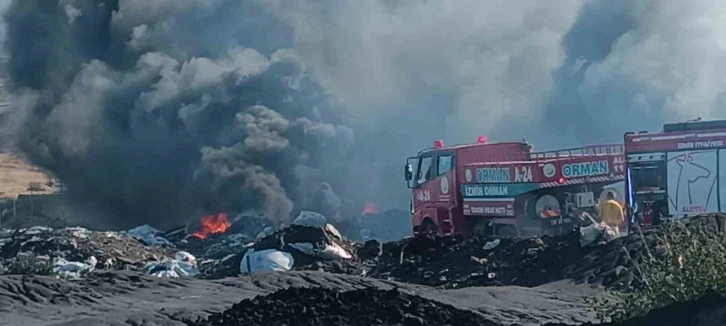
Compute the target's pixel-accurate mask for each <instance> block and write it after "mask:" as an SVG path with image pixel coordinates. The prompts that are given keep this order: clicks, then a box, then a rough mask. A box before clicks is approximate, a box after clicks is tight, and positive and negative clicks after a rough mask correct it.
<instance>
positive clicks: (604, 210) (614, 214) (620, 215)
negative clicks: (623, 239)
mask: <svg viewBox="0 0 726 326" xmlns="http://www.w3.org/2000/svg"><path fill="white" fill-rule="evenodd" d="M599 208H600V209H599V210H600V218H601V219H602V221H603V222H605V224H607V225H608V226H609V227H611V228H612V229H613V231H614V232H615V235H618V236H619V235H620V224H622V223H623V222H624V221H625V214H624V212H623V206H622V205H620V203H618V201H617V200H615V196H614V195H613V193H612V191H608V194H607V200H606V201H603V202H601V203H600V207H599Z"/></svg>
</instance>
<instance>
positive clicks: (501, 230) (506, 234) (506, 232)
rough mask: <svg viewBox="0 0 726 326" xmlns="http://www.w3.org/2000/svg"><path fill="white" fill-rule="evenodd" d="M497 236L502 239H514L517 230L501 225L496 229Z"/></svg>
mask: <svg viewBox="0 0 726 326" xmlns="http://www.w3.org/2000/svg"><path fill="white" fill-rule="evenodd" d="M497 235H498V236H500V237H503V238H516V237H517V229H515V228H514V227H513V226H511V225H503V226H500V227H498V228H497Z"/></svg>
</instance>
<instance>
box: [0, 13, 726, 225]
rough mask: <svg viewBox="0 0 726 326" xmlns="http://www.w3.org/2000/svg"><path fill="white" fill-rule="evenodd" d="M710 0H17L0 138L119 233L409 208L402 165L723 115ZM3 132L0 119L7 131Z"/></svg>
mask: <svg viewBox="0 0 726 326" xmlns="http://www.w3.org/2000/svg"><path fill="white" fill-rule="evenodd" d="M725 12H726V9H725V8H724V6H723V5H718V4H716V2H713V1H688V2H683V1H675V0H666V1H654V0H644V1H636V2H634V1H626V0H615V1H605V0H601V1H594V0H591V1H580V0H551V1H540V0H524V1H517V2H507V1H494V0H491V1H482V0H458V1H443V0H442V1H431V0H398V1H383V0H380V1H379V0H374V1H353V0H350V1H347V0H345V1H341V0H248V1H240V0H188V1H176V0H174V1H172V0H155V1H148V0H115V1H111V0H105V1H102V0H95V1H94V0H16V1H12V4H11V5H10V6H9V8H8V9H7V12H6V14H5V22H6V28H5V29H6V31H7V36H6V39H5V47H4V52H5V53H6V54H7V55H8V56H9V60H8V69H7V70H8V71H7V73H8V74H9V78H10V80H11V82H12V84H13V88H12V90H13V95H14V97H15V98H16V100H15V103H16V110H17V111H16V113H17V114H16V115H15V116H14V117H13V119H9V120H10V121H11V123H9V124H6V125H4V126H3V131H4V133H8V132H9V131H11V132H9V133H10V134H11V135H12V136H14V138H13V140H15V142H16V143H17V145H18V146H19V147H20V148H21V149H22V150H24V151H25V152H27V153H28V154H30V155H31V158H32V159H33V160H34V161H35V162H36V163H38V164H40V165H42V166H44V167H46V168H49V169H50V170H52V171H54V172H55V173H56V174H57V175H58V176H59V177H60V178H62V179H63V180H65V181H66V182H67V183H68V185H69V187H70V189H71V194H73V195H74V198H75V199H77V200H78V201H80V202H88V203H89V204H93V205H94V206H95V207H98V208H100V209H101V210H102V211H103V214H104V215H107V216H111V217H112V218H113V221H115V222H116V223H117V224H122V223H123V224H128V225H130V224H136V223H141V222H156V223H160V221H176V220H179V219H184V218H186V216H188V215H190V213H189V212H197V211H209V210H243V211H244V210H249V211H255V212H257V213H260V214H264V215H267V216H269V217H271V218H275V219H279V220H286V219H288V218H289V216H290V214H291V213H294V211H295V210H298V209H315V210H318V211H321V212H324V213H325V214H326V215H327V216H338V217H341V218H344V217H345V215H347V214H348V213H347V212H346V207H354V209H357V210H360V209H361V208H362V206H363V203H365V202H368V201H370V202H375V203H376V204H377V206H378V207H401V208H407V206H408V201H409V199H410V192H408V191H407V189H406V188H405V186H404V185H403V184H402V180H401V178H402V176H401V174H402V173H401V170H402V166H401V165H402V163H403V162H404V160H405V157H406V156H410V155H413V154H415V152H416V150H418V149H421V148H423V147H427V146H429V145H430V144H431V143H432V141H433V140H434V139H444V141H445V142H446V143H447V144H451V143H462V142H471V141H473V140H474V139H476V137H477V136H479V135H480V134H486V135H487V136H489V139H490V140H495V141H496V140H517V139H521V138H522V137H527V138H529V139H530V140H532V139H535V142H534V145H535V147H537V148H542V147H548V148H553V147H564V146H575V145H579V144H580V143H579V142H582V141H586V142H589V143H595V142H606V141H607V142H610V141H614V142H617V141H619V140H620V139H621V138H620V137H621V136H622V133H623V132H625V131H628V130H640V129H644V128H648V129H651V130H652V129H656V128H657V127H658V125H659V124H661V123H662V122H663V121H678V120H684V119H691V118H695V117H696V116H701V117H703V118H715V117H723V115H724V113H723V112H726V111H723V110H722V109H721V110H719V109H718V108H719V107H720V106H721V105H722V101H723V98H725V97H724V96H723V94H724V91H723V89H724V87H723V86H724V85H723V83H724V82H723V80H722V77H720V76H721V75H723V73H724V70H726V65H725V64H724V60H723V57H724V53H725V52H724V48H723V44H722V43H723V42H722V41H721V39H723V37H721V36H722V34H723V32H722V31H721V30H722V29H720V28H719V25H718V24H719V23H720V22H721V21H722V20H721V19H720V17H721V15H722V14H723V13H725ZM6 120H7V119H6Z"/></svg>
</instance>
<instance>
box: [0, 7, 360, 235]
mask: <svg viewBox="0 0 726 326" xmlns="http://www.w3.org/2000/svg"><path fill="white" fill-rule="evenodd" d="M254 8H255V7H254V6H249V5H239V4H237V2H233V1H226V2H225V1H209V0H204V1H187V2H184V3H183V4H182V3H179V2H178V1H166V2H165V1H153V2H146V1H90V0H89V1H44V0H43V1H15V2H13V4H12V5H11V7H10V8H9V10H8V12H7V14H6V21H7V23H8V34H7V41H6V49H7V51H8V52H9V53H10V58H9V75H10V79H11V80H12V82H13V87H14V89H16V90H17V91H18V92H21V91H25V92H32V93H33V95H34V96H35V101H34V102H33V103H32V105H30V106H28V107H26V108H23V110H24V111H23V113H24V114H25V116H24V117H23V120H22V128H19V129H18V136H19V138H18V139H19V145H20V147H21V148H22V149H23V150H24V151H26V152H27V153H29V154H30V155H31V157H32V159H33V160H34V161H35V162H37V163H39V164H40V165H42V166H43V167H46V168H48V169H50V170H51V171H53V172H55V173H56V174H57V175H58V177H59V178H61V179H62V180H64V181H65V182H66V183H67V184H68V187H69V189H70V191H71V194H73V195H74V198H76V199H77V200H83V199H86V200H88V201H90V202H91V204H93V205H94V206H97V207H103V208H107V209H106V212H105V213H106V214H111V216H113V217H114V218H115V219H116V221H117V222H119V223H121V222H123V224H137V223H142V222H149V221H152V222H157V223H158V221H160V220H175V219H176V220H179V219H184V218H186V217H187V216H189V215H190V214H191V213H192V212H197V211H200V210H207V211H209V210H235V211H254V212H258V213H261V214H264V215H266V216H268V217H270V218H273V219H278V220H286V219H288V218H289V215H290V214H291V211H292V210H293V209H294V208H295V207H294V204H297V205H298V208H303V209H304V208H314V209H317V210H328V211H330V210H339V209H340V205H339V204H336V203H330V204H331V205H337V206H333V207H326V205H325V204H328V201H322V202H321V201H319V200H318V197H319V196H318V195H317V193H318V192H321V193H325V192H326V191H327V192H330V191H331V190H330V189H331V184H330V183H331V182H343V181H344V178H341V176H342V175H345V174H347V173H348V171H347V170H346V167H347V165H346V164H345V162H349V161H350V160H351V155H350V153H351V152H350V148H351V145H352V144H353V133H352V131H351V130H350V129H349V128H348V127H345V126H344V125H343V124H342V123H343V122H344V121H343V120H342V115H341V114H340V112H338V111H339V109H338V108H336V107H335V105H334V104H332V103H330V101H329V100H328V99H327V95H326V94H325V93H324V92H323V91H322V89H320V87H318V86H317V84H316V83H315V82H314V81H311V80H310V76H309V75H308V73H307V71H306V69H305V67H304V64H303V63H302V62H301V61H300V59H299V58H298V56H297V55H296V54H295V53H294V51H291V50H286V49H275V48H276V46H273V47H268V51H263V50H261V49H264V48H265V47H263V46H258V45H259V44H263V43H264V44H269V43H268V40H267V39H269V38H275V37H276V35H275V37H271V36H264V35H255V32H254V30H253V29H252V27H253V26H254V28H256V29H257V31H258V32H261V31H266V30H267V29H266V28H264V27H266V26H264V25H263V26H257V25H258V24H257V23H256V22H254V21H246V22H244V21H243V22H239V23H238V22H237V17H235V16H234V15H235V14H240V13H244V17H249V16H250V15H252V13H250V12H246V11H247V10H248V9H249V10H253V9H254ZM256 14H259V15H263V16H264V13H261V12H259V11H258V12H257V13H256ZM268 20H269V19H268ZM245 25H248V26H245ZM229 26H236V28H235V30H234V31H227V30H220V29H221V28H227V27H229ZM272 30H273V31H274V26H273V27H272ZM234 32H239V33H240V35H235V34H236V33H234ZM230 35H233V36H235V37H234V38H233V39H230V38H227V37H224V36H230ZM269 42H273V43H274V41H272V40H270V41H269ZM250 46H255V47H254V48H252V47H250ZM258 49H260V50H258ZM273 49H274V50H273ZM334 158H336V159H338V160H339V162H335V161H333V159H334ZM331 177H332V178H331ZM326 180H331V181H327V182H325V181H326ZM333 195H334V194H333ZM313 205H315V206H317V207H310V206H313Z"/></svg>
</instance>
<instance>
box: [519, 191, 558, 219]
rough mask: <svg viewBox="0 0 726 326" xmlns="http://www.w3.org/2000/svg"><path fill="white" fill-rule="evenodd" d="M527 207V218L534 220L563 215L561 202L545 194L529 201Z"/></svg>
mask: <svg viewBox="0 0 726 326" xmlns="http://www.w3.org/2000/svg"><path fill="white" fill-rule="evenodd" d="M526 205H527V216H529V217H530V218H531V219H533V220H539V219H542V218H549V217H555V216H560V215H561V214H562V205H561V204H560V201H559V200H557V197H555V196H552V195H548V194H545V195H542V196H538V197H531V198H530V199H529V200H527V203H526ZM543 214H544V215H545V216H543Z"/></svg>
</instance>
